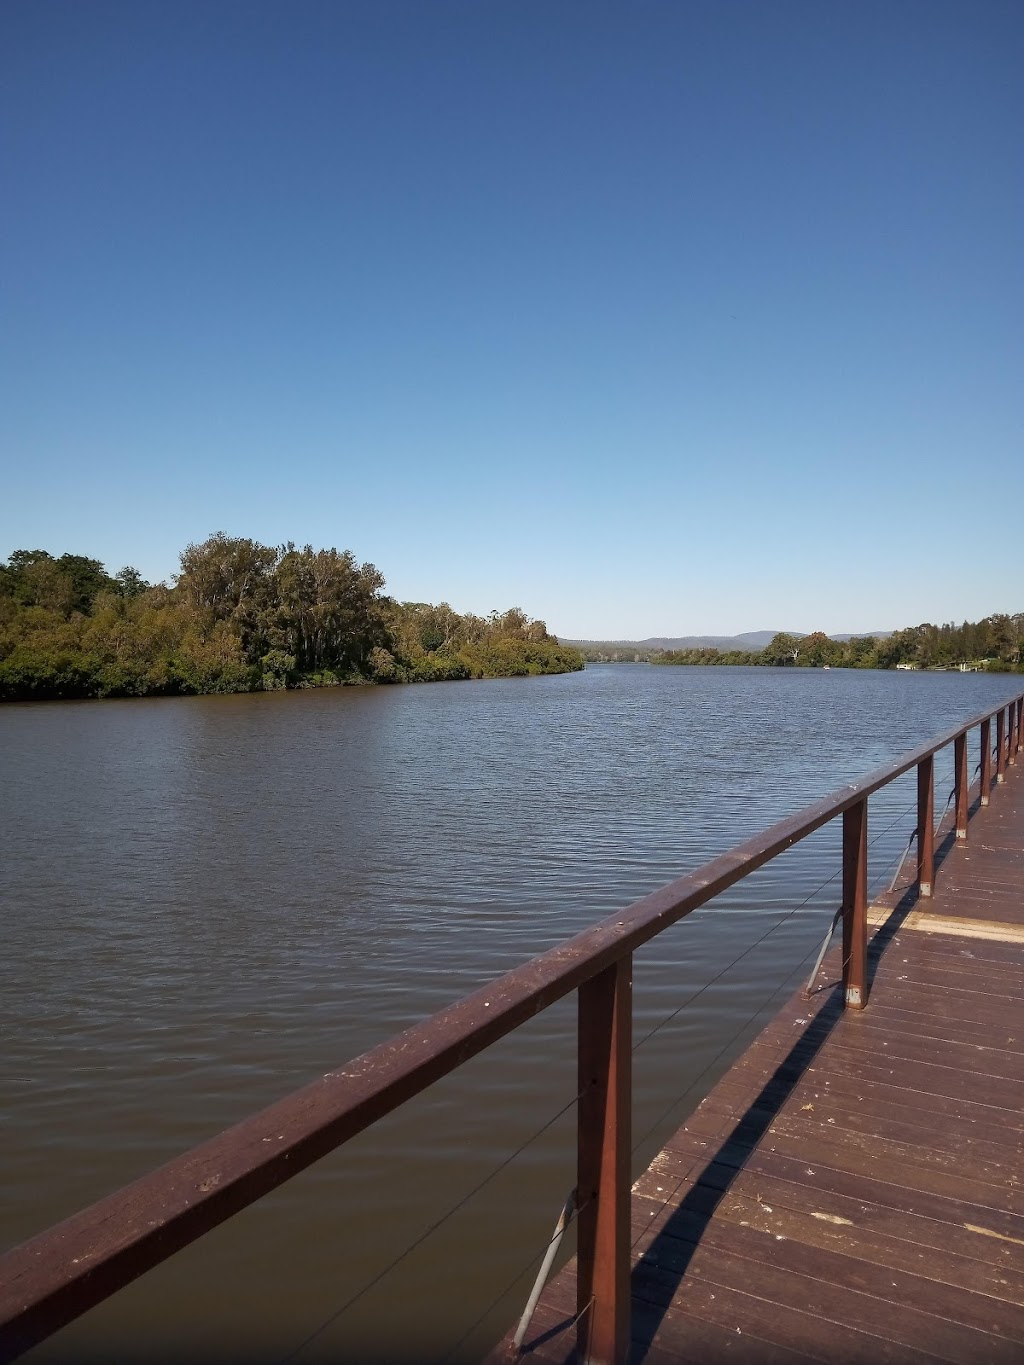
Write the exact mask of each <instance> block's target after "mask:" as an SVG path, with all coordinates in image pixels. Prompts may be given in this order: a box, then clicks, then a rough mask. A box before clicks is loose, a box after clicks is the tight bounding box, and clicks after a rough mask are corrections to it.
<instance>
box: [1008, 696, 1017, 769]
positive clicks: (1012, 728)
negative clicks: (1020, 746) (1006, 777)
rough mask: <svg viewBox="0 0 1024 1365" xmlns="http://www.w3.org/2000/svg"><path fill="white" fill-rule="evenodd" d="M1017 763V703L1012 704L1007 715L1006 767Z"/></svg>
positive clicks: (1012, 702)
mask: <svg viewBox="0 0 1024 1365" xmlns="http://www.w3.org/2000/svg"><path fill="white" fill-rule="evenodd" d="M1016 762H1017V703H1016V702H1015V701H1011V702H1010V706H1009V710H1008V711H1007V713H1006V766H1007V767H1008V768H1009V767H1010V766H1011V765H1012V764H1015V763H1016Z"/></svg>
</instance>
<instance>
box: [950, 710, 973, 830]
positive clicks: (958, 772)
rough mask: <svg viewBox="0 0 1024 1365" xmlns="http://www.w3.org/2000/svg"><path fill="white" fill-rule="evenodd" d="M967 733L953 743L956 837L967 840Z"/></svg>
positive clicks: (959, 736) (958, 736)
mask: <svg viewBox="0 0 1024 1365" xmlns="http://www.w3.org/2000/svg"><path fill="white" fill-rule="evenodd" d="M969 788H970V784H969V782H968V779H967V732H966V731H965V732H964V733H963V734H962V735H957V737H956V739H954V741H953V790H954V791H955V793H956V837H957V839H958V840H964V839H966V838H967V793H968V791H969Z"/></svg>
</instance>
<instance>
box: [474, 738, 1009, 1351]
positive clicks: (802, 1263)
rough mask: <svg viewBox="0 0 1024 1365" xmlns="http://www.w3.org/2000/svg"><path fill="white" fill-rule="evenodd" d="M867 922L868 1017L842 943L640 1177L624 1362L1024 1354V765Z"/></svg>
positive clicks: (553, 1317)
mask: <svg viewBox="0 0 1024 1365" xmlns="http://www.w3.org/2000/svg"><path fill="white" fill-rule="evenodd" d="M870 918H871V922H872V924H873V925H874V933H873V937H872V941H871V947H870V970H871V989H870V996H869V1003H868V1007H867V1009H866V1010H865V1011H864V1012H863V1013H853V1012H846V1013H844V1012H843V1011H842V1010H841V1009H840V1000H839V992H838V991H837V990H836V989H835V988H834V983H835V981H836V978H837V975H838V972H839V968H840V964H839V959H838V954H836V953H833V954H832V956H831V957H830V958H827V959H826V962H825V967H824V969H823V972H822V974H821V975H820V976H819V978H818V986H817V989H816V992H815V994H814V995H813V997H812V999H811V1000H810V1001H809V1002H808V1001H805V1000H803V999H802V998H801V997H800V996H796V997H794V998H793V999H792V1000H791V1001H790V1002H789V1003H788V1004H787V1005H786V1006H785V1007H784V1008H783V1010H782V1011H781V1012H780V1013H779V1014H778V1015H777V1016H776V1018H775V1019H774V1020H773V1021H772V1023H771V1024H770V1025H769V1026H768V1027H767V1028H766V1029H765V1030H764V1031H763V1032H762V1033H761V1034H760V1036H759V1037H758V1038H757V1039H756V1040H755V1042H754V1043H753V1044H752V1046H751V1047H750V1048H749V1049H748V1051H747V1052H746V1053H745V1054H744V1055H743V1057H742V1058H741V1059H740V1060H739V1061H738V1062H737V1063H736V1065H735V1066H733V1067H732V1069H731V1070H730V1071H729V1072H728V1073H727V1074H726V1076H725V1077H724V1078H723V1079H722V1081H721V1082H720V1083H719V1084H718V1085H717V1086H715V1088H714V1089H713V1090H712V1091H711V1093H710V1094H709V1095H708V1096H707V1098H706V1099H705V1100H704V1101H703V1102H702V1103H701V1104H700V1105H699V1107H698V1108H697V1109H696V1111H695V1112H694V1113H693V1114H692V1115H691V1116H690V1118H689V1119H688V1120H687V1122H686V1123H685V1124H684V1125H683V1127H682V1128H681V1129H680V1130H679V1132H678V1133H676V1135H675V1136H674V1137H673V1138H672V1140H671V1141H670V1142H669V1143H668V1145H667V1146H666V1147H665V1148H664V1150H663V1151H662V1152H661V1153H660V1154H659V1155H658V1156H657V1157H656V1158H655V1160H654V1162H653V1163H652V1164H651V1166H650V1167H649V1169H648V1170H647V1171H646V1172H645V1173H644V1175H643V1176H641V1178H640V1179H639V1180H638V1181H637V1182H636V1184H635V1185H634V1187H633V1199H632V1224H633V1236H634V1244H633V1272H632V1348H631V1361H632V1362H633V1365H637V1362H641V1361H643V1362H647V1363H648V1365H663V1363H664V1365H667V1363H668V1362H675V1361H687V1362H715V1361H718V1360H722V1361H736V1362H747V1361H750V1362H758V1365H760V1363H761V1362H779V1365H782V1362H797V1361H801V1360H819V1361H831V1362H835V1361H842V1362H864V1365H878V1363H879V1362H906V1363H907V1365H911V1362H920V1363H921V1365H923V1362H925V1361H935V1360H942V1361H953V1362H964V1365H975V1362H1004V1361H1005V1362H1011V1361H1013V1362H1017V1361H1021V1360H1024V762H1020V761H1019V762H1018V763H1017V764H1016V765H1015V766H1013V767H1010V768H1009V769H1008V770H1007V772H1006V780H1005V782H1004V783H1002V784H1001V785H1000V786H999V788H998V789H997V791H996V792H994V794H993V799H992V804H991V805H989V806H987V807H985V808H983V809H981V810H979V811H978V812H977V814H976V816H975V818H974V819H972V821H971V824H970V837H969V840H968V842H967V844H966V845H956V844H950V843H948V842H947V845H946V848H945V850H944V856H943V858H942V864H941V867H940V869H939V872H938V875H937V878H936V887H935V895H934V897H933V898H932V899H931V900H930V901H926V900H924V901H915V897H914V893H913V891H912V890H903V891H902V893H901V889H900V888H897V891H896V892H895V893H894V895H893V896H891V897H890V898H889V899H888V901H883V902H881V903H880V904H876V906H875V907H873V910H872V914H871V917H870ZM575 1312H576V1286H575V1265H574V1263H570V1264H569V1265H568V1266H567V1267H566V1268H565V1269H564V1270H563V1271H562V1272H561V1274H560V1275H558V1276H557V1278H556V1279H555V1280H554V1281H553V1282H552V1283H551V1285H550V1286H549V1287H548V1289H547V1290H546V1292H545V1294H544V1296H543V1298H542V1300H541V1303H540V1305H539V1307H538V1310H537V1313H536V1315H535V1317H534V1320H533V1323H532V1324H531V1329H530V1333H529V1336H528V1338H527V1341H526V1344H525V1347H524V1354H525V1356H526V1358H527V1359H529V1360H530V1361H532V1362H537V1363H538V1365H539V1363H540V1362H545V1365H555V1362H565V1361H568V1360H570V1359H571V1358H572V1353H573V1346H574V1337H575V1328H574V1327H573V1325H572V1323H573V1319H574V1317H575ZM507 1351H508V1346H507V1343H506V1344H505V1347H504V1348H499V1352H498V1354H499V1355H500V1354H502V1353H503V1352H504V1353H506V1355H507Z"/></svg>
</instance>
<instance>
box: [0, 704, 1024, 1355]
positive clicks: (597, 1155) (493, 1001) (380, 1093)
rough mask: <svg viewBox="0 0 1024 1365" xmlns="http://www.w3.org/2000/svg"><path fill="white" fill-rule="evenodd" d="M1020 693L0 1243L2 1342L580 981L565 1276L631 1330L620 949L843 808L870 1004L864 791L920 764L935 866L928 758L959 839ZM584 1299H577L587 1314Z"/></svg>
mask: <svg viewBox="0 0 1024 1365" xmlns="http://www.w3.org/2000/svg"><path fill="white" fill-rule="evenodd" d="M1022 713H1024V696H1022V697H1018V698H1017V699H1016V700H1015V701H1012V702H1010V703H1009V704H1008V705H1007V704H1004V705H1003V706H1001V707H1000V708H998V709H997V710H995V711H986V712H984V713H983V714H981V715H978V716H975V717H974V718H972V719H971V720H970V721H968V722H967V723H966V724H964V725H960V726H958V727H956V728H955V729H953V730H950V731H948V732H947V733H946V734H944V735H941V736H940V737H939V738H938V739H935V740H932V741H931V742H930V743H928V744H924V745H921V746H920V747H919V748H917V749H914V750H913V751H912V752H911V753H908V754H905V755H904V756H903V757H902V758H899V759H897V760H896V761H895V762H893V763H890V764H887V765H886V766H885V767H883V768H880V769H878V770H877V771H876V772H873V773H871V774H870V775H869V776H867V777H864V778H862V779H861V780H860V781H857V782H853V783H851V784H850V785H849V786H845V787H841V788H840V789H839V790H838V791H836V792H834V793H833V794H832V795H831V796H827V797H825V798H824V799H823V800H821V801H817V802H815V803H814V804H813V805H810V806H808V807H806V809H804V810H802V811H800V812H799V813H798V814H796V815H792V816H790V817H789V818H788V819H785V820H781V821H779V822H778V823H777V824H775V825H772V826H771V828H770V829H766V830H764V831H763V832H762V833H760V834H756V835H754V837H753V838H751V839H747V840H746V841H745V842H744V843H742V844H739V845H737V847H735V848H733V849H730V851H729V852H728V853H724V854H722V855H721V857H718V858H716V859H714V861H713V862H710V863H707V864H706V865H705V866H704V867H701V868H699V869H698V870H697V871H696V872H691V873H689V874H688V875H687V876H685V877H680V878H679V879H678V880H677V881H674V882H672V883H671V884H670V885H668V886H665V887H662V888H661V889H660V890H658V891H655V892H653V893H652V894H651V895H649V896H646V897H644V899H643V900H640V901H637V902H636V903H635V904H634V905H631V906H629V907H628V909H625V910H622V911H620V912H619V913H618V914H615V915H611V916H610V917H609V918H608V919H605V920H603V921H602V922H601V923H599V924H596V925H595V926H594V927H593V928H590V929H587V930H585V931H584V932H583V933H581V934H577V935H576V937H575V938H571V939H569V940H567V941H566V942H564V943H561V944H559V945H558V946H557V947H555V948H552V949H550V951H548V952H545V953H542V954H540V956H538V957H535V958H532V959H531V960H530V961H529V962H526V963H524V964H523V965H522V966H521V967H517V968H516V969H515V970H514V971H511V972H508V973H507V974H506V975H504V976H501V977H498V978H497V979H496V980H494V981H492V982H491V983H490V984H489V985H487V986H484V987H483V988H482V989H480V990H478V991H475V992H474V993H473V994H472V995H469V996H466V997H465V998H464V999H462V1000H459V1001H457V1002H456V1003H455V1004H453V1005H450V1006H448V1008H446V1009H443V1010H441V1011H440V1012H439V1013H438V1014H435V1015H434V1016H433V1017H432V1018H430V1019H427V1020H425V1021H424V1022H423V1023H420V1024H416V1025H415V1026H414V1027H412V1028H410V1029H407V1030H406V1031H405V1032H404V1033H401V1034H399V1035H398V1036H397V1037H395V1038H392V1039H390V1040H389V1041H387V1042H385V1043H382V1044H380V1045H379V1046H378V1047H375V1048H373V1049H371V1050H370V1051H369V1052H366V1053H364V1054H363V1055H362V1056H361V1057H357V1058H356V1059H355V1060H354V1061H351V1062H349V1063H347V1064H346V1065H345V1066H343V1067H341V1068H340V1069H339V1070H337V1071H333V1072H330V1073H328V1074H327V1075H326V1076H323V1077H322V1078H321V1079H319V1080H317V1081H315V1082H313V1083H312V1084H311V1085H308V1086H306V1087H305V1088H304V1089H302V1090H298V1091H296V1092H295V1093H293V1094H291V1095H289V1096H287V1097H286V1098H285V1099H283V1100H280V1101H278V1102H277V1103H276V1104H273V1105H271V1106H270V1107H269V1108H267V1109H264V1110H262V1111H261V1112H260V1113H258V1114H254V1115H253V1116H252V1117H250V1118H248V1119H246V1120H244V1121H243V1122H242V1123H239V1124H236V1125H235V1126H234V1127H232V1128H228V1129H226V1130H225V1131H224V1132H222V1133H220V1134H218V1135H217V1136H216V1137H214V1138H212V1139H210V1140H209V1141H208V1142H205V1143H203V1144H202V1145H201V1146H199V1147H196V1148H194V1149H193V1150H192V1151H189V1152H186V1153H185V1154H184V1155H183V1156H180V1157H178V1158H176V1159H175V1160H174V1161H171V1162H169V1163H168V1164H167V1165H165V1166H162V1167H161V1168H160V1169H159V1170H156V1171H153V1172H152V1173H151V1174H149V1175H146V1176H143V1177H142V1178H141V1179H140V1180H136V1181H135V1182H134V1183H133V1184H131V1185H127V1186H125V1187H124V1188H123V1189H121V1190H118V1191H117V1192H116V1193H114V1194H112V1195H109V1196H108V1197H107V1198H105V1199H102V1200H100V1201H99V1203H96V1204H93V1205H92V1206H91V1207H90V1208H87V1209H85V1210H83V1211H82V1212H81V1213H78V1214H76V1215H74V1217H72V1218H69V1219H68V1220H67V1221H66V1222H64V1223H61V1224H59V1225H57V1226H56V1227H53V1228H50V1229H49V1230H48V1231H46V1232H43V1233H41V1234H40V1235H39V1236H37V1237H35V1238H33V1239H32V1240H31V1241H28V1242H26V1243H24V1244H23V1245H22V1246H20V1247H16V1248H14V1250H12V1251H9V1252H8V1253H7V1254H6V1255H5V1256H3V1257H0V1357H2V1358H5V1359H10V1358H13V1357H14V1356H16V1355H19V1354H20V1353H21V1352H23V1351H25V1350H27V1349H29V1347H31V1346H33V1345H35V1344H36V1343H37V1342H39V1341H41V1340H43V1339H44V1338H46V1337H48V1336H50V1335H51V1334H52V1333H54V1332H56V1331H57V1330H58V1329H59V1328H60V1327H62V1326H64V1325H65V1324H66V1323H68V1322H70V1321H71V1320H72V1319H74V1318H76V1317H78V1316H79V1315H80V1314H82V1313H84V1312H86V1311H87V1310H88V1309H89V1308H91V1307H93V1306H94V1305H95V1304H97V1303H99V1302H101V1301H102V1300H103V1299H105V1298H107V1297H109V1296H110V1295H111V1294H113V1293H115V1292H116V1291H117V1290H118V1289H120V1288H122V1287H123V1286H124V1285H126V1284H128V1283H129V1282H130V1281H132V1280H134V1279H135V1278H137V1277H138V1276H139V1275H141V1274H143V1273H144V1272H145V1271H147V1270H149V1269H151V1268H152V1267H153V1266H155V1265H157V1264H159V1263H160V1262H161V1261H164V1260H166V1259H167V1258H168V1257H169V1256H172V1255H173V1254H174V1252H176V1251H178V1250H180V1249H181V1248H182V1247H184V1246H187V1245H188V1244H189V1243H190V1242H193V1241H195V1240H196V1238H198V1237H201V1236H202V1235H203V1234H204V1233H206V1232H209V1231H210V1229H211V1228H214V1227H216V1226H217V1225H218V1224H219V1223H222V1222H224V1220H225V1219H227V1218H230V1217H231V1216H232V1214H235V1213H238V1212H239V1211H240V1210H241V1209H244V1208H245V1207H246V1206H247V1205H249V1204H251V1203H253V1202H254V1201H255V1200H257V1199H259V1198H260V1197H261V1196H262V1195H264V1194H267V1193H268V1192H269V1191H270V1190H273V1189H275V1188H276V1187H277V1186H278V1185H281V1184H283V1183H284V1182H285V1181H286V1180H290V1179H291V1177H292V1176H294V1175H297V1174H298V1173H299V1172H300V1171H301V1170H303V1169H304V1168H305V1167H307V1166H309V1165H310V1164H311V1163H313V1162H315V1161H317V1160H318V1159H319V1158H320V1157H322V1156H325V1155H326V1154H327V1153H328V1152H331V1151H333V1150H334V1149H335V1148H337V1147H339V1146H341V1145H342V1144H343V1143H345V1142H347V1141H348V1140H349V1139H350V1138H352V1137H354V1136H355V1135H356V1134H357V1133H360V1132H362V1131H363V1130H364V1129H365V1128H368V1127H369V1126H370V1125H371V1124H373V1123H375V1122H376V1121H377V1120H378V1119H380V1118H382V1117H383V1116H384V1115H385V1114H388V1113H390V1112H391V1111H392V1110H394V1109H396V1108H398V1106H399V1105H401V1104H404V1103H405V1101H407V1100H409V1099H411V1098H412V1097H413V1096H414V1095H417V1094H419V1093H420V1091H422V1090H425V1089H426V1088H427V1086H429V1085H431V1084H432V1083H433V1082H434V1081H436V1080H439V1079H440V1078H441V1077H442V1076H445V1075H447V1074H448V1073H449V1072H451V1071H453V1070H455V1068H457V1067H459V1066H461V1065H462V1064H463V1063H464V1062H466V1061H468V1060H469V1059H470V1058H471V1057H473V1056H475V1055H476V1054H477V1053H479V1052H482V1051H483V1050H484V1049H485V1048H487V1047H489V1046H490V1045H491V1044H492V1043H494V1042H496V1041H497V1040H498V1039H499V1038H502V1037H504V1036H505V1035H506V1034H508V1033H511V1032H512V1030H513V1029H515V1028H518V1027H519V1025H521V1024H523V1023H525V1022H526V1020H528V1019H530V1018H532V1017H533V1016H534V1015H536V1014H538V1013H539V1012H540V1011H541V1010H544V1009H546V1008H547V1007H548V1006H549V1005H551V1004H553V1003H554V1002H555V1001H556V1000H560V999H562V998H563V997H564V996H566V995H568V994H569V993H570V992H571V991H576V992H577V993H578V1006H579V1009H578V1029H579V1032H578V1058H579V1092H580V1101H579V1106H578V1139H577V1144H578V1145H577V1192H576V1202H577V1207H578V1208H579V1210H580V1213H579V1226H578V1234H577V1282H578V1294H579V1312H580V1315H581V1316H580V1323H579V1329H578V1330H579V1332H580V1343H579V1344H580V1350H581V1355H582V1358H583V1359H585V1360H590V1361H595V1362H605V1363H608V1365H610V1363H612V1362H622V1361H624V1360H625V1359H626V1354H627V1350H628V1344H629V1305H630V1298H629V1272H630V1261H629V1247H630V1234H629V1227H630V1208H629V1199H630V1127H631V1065H630V1064H631V1034H632V955H633V953H634V951H635V950H636V949H637V948H639V947H640V946H641V945H642V944H644V943H647V942H648V941H649V940H650V939H652V938H654V937H655V936H656V935H657V934H659V933H661V932H662V930H664V929H666V928H668V927H669V926H670V925H672V924H675V923H676V922H677V921H678V920H680V919H682V918H683V917H684V916H685V915H688V914H689V913H690V912H691V911H693V910H696V909H697V908H698V907H699V906H702V905H704V904H705V903H706V902H708V901H709V900H711V899H712V898H713V897H714V896H716V895H718V894H719V893H720V892H722V891H724V890H725V889H726V888H727V887H729V886H732V885H733V884H734V883H735V882H738V881H740V880H741V878H743V877H746V876H748V875H749V874H750V873H751V872H753V871H755V869H757V868H759V867H761V866H763V864H765V863H766V862H768V861H769V860H770V859H772V858H775V857H777V856H778V854H780V853H782V852H783V851H784V850H785V849H787V848H790V847H792V845H793V844H795V843H797V842H799V841H800V840H801V839H804V838H806V836H807V835H809V834H811V833H812V832H813V831H814V830H816V829H819V828H821V826H823V825H825V824H827V823H828V822H829V821H831V820H834V819H836V818H837V817H840V816H841V817H842V822H843V825H842V829H843V854H842V857H843V864H842V878H843V899H842V909H843V983H842V984H843V995H844V1000H845V1004H846V1006H847V1007H848V1008H852V1009H863V1008H864V1006H865V1004H866V1003H867V989H868V981H867V805H868V798H869V797H870V796H871V795H872V794H873V793H874V792H877V791H878V790H879V789H880V788H882V787H884V786H886V785H887V784H888V783H890V782H892V781H893V780H894V779H895V778H897V777H900V776H901V775H902V774H903V773H906V772H908V771H909V770H910V769H911V768H914V767H916V768H917V793H918V799H917V811H918V814H917V859H918V861H917V881H918V889H919V894H920V895H921V896H930V895H931V893H932V887H933V884H934V880H935V840H934V833H935V830H934V825H935V816H934V806H933V792H934V785H935V781H934V765H935V755H936V753H938V752H939V750H941V749H943V748H945V747H946V746H947V745H949V744H952V745H953V750H954V773H955V788H954V790H955V823H956V838H957V840H961V841H962V840H965V839H966V838H967V836H968V792H969V788H970V781H969V774H968V767H967V736H968V733H969V731H970V730H971V729H972V728H973V727H974V726H979V727H980V732H981V733H980V744H981V764H980V768H981V779H980V787H981V804H982V805H986V804H987V803H988V800H989V796H990V792H991V789H992V767H991V758H992V751H991V748H990V743H991V729H992V719H993V716H994V718H995V722H996V725H995V732H996V741H995V760H996V763H995V767H996V783H997V784H998V783H1000V782H1002V781H1003V780H1004V774H1005V771H1006V767H1007V764H1012V763H1014V762H1015V761H1016V759H1017V756H1018V754H1019V752H1020V748H1021V740H1022ZM588 1308H589V1310H590V1311H589V1312H588V1311H585V1310H587V1309H588Z"/></svg>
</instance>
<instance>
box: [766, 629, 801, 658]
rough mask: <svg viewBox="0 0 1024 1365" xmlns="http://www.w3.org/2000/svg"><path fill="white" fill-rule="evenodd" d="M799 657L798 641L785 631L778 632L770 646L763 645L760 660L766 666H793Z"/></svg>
mask: <svg viewBox="0 0 1024 1365" xmlns="http://www.w3.org/2000/svg"><path fill="white" fill-rule="evenodd" d="M799 655H800V640H799V639H798V638H797V636H795V635H790V634H788V633H787V632H786V631H784V630H783V631H779V633H778V634H777V635H775V636H774V637H773V638H772V640H771V643H770V644H767V645H765V647H764V651H763V654H762V659H763V661H764V663H766V664H776V665H781V664H795V663H796V661H797V659H798V658H799Z"/></svg>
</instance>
